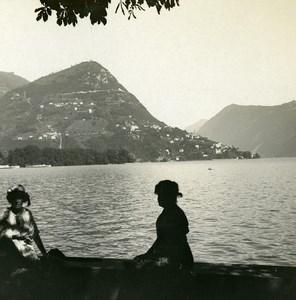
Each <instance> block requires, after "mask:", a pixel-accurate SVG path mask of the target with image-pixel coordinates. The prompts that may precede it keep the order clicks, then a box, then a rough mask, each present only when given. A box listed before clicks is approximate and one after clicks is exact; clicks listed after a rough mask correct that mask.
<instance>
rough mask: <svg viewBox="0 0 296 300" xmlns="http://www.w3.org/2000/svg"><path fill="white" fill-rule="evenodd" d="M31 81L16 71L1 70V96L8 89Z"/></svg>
mask: <svg viewBox="0 0 296 300" xmlns="http://www.w3.org/2000/svg"><path fill="white" fill-rule="evenodd" d="M28 83H29V81H28V80H26V79H24V78H22V77H20V76H18V75H15V74H14V73H8V72H0V97H2V96H3V95H4V94H6V93H7V92H8V91H10V90H13V89H15V88H17V87H20V86H23V85H26V84H28Z"/></svg>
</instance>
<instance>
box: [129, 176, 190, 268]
mask: <svg viewBox="0 0 296 300" xmlns="http://www.w3.org/2000/svg"><path fill="white" fill-rule="evenodd" d="M154 193H155V194H156V195H157V199H158V204H159V206H161V207H163V211H162V213H161V214H160V215H159V217H158V219H157V221H156V231H157V239H156V241H155V242H154V244H153V245H152V247H151V248H150V249H149V250H148V251H147V252H146V253H145V254H142V255H139V256H137V257H135V259H134V260H135V261H136V263H137V267H138V268H147V267H151V266H155V267H163V269H167V270H168V271H185V272H187V271H188V272H190V271H191V270H192V267H193V256H192V252H191V250H190V247H189V245H188V242H187V237H186V234H187V233H188V232H189V229H188V220H187V218H186V215H185V213H184V212H183V210H182V209H181V208H180V207H179V206H178V205H177V197H182V196H183V195H182V194H181V193H180V192H179V186H178V184H177V183H176V182H174V181H170V180H163V181H160V182H159V183H158V184H157V185H156V186H155V190H154Z"/></svg>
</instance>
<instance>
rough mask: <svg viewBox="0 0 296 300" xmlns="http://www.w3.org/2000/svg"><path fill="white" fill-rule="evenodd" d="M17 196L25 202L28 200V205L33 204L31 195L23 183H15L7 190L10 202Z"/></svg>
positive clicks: (7, 197)
mask: <svg viewBox="0 0 296 300" xmlns="http://www.w3.org/2000/svg"><path fill="white" fill-rule="evenodd" d="M17 198H22V199H23V201H24V202H27V206H29V205H30V204H31V201H30V196H29V194H28V193H26V190H25V187H24V186H23V185H22V184H17V185H14V186H13V187H10V188H9V189H8V190H7V194H6V199H7V201H8V202H9V203H11V202H12V200H14V199H17Z"/></svg>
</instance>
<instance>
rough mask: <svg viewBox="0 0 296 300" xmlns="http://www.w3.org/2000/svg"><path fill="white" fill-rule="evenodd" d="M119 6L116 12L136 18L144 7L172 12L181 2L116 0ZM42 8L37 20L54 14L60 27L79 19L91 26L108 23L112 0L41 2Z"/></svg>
mask: <svg viewBox="0 0 296 300" xmlns="http://www.w3.org/2000/svg"><path fill="white" fill-rule="evenodd" d="M116 1H118V5H117V7H116V10H115V12H116V13H117V12H118V11H121V12H122V13H123V14H124V15H125V14H127V15H128V19H130V18H131V17H133V18H136V15H135V11H137V10H138V11H144V10H145V9H144V6H147V7H148V8H152V7H154V8H156V10H157V12H158V13H160V11H161V10H162V8H164V9H167V10H170V9H171V8H173V7H175V6H176V5H178V6H179V0H116ZM40 2H41V4H42V6H41V7H39V8H36V9H35V13H37V18H36V20H37V21H39V20H43V21H44V22H46V21H47V20H48V18H49V17H51V16H52V14H53V12H55V13H56V18H57V24H58V25H62V24H63V25H64V26H67V25H71V24H72V25H73V26H75V25H76V24H77V23H78V19H79V18H81V19H82V18H85V17H89V19H90V22H91V24H93V25H94V24H96V23H97V24H101V23H102V24H104V25H106V23H107V9H108V6H109V4H110V3H111V0H40Z"/></svg>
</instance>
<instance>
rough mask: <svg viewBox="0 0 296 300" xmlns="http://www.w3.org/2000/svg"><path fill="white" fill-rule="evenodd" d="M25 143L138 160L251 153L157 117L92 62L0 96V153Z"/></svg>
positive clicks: (196, 157)
mask: <svg viewBox="0 0 296 300" xmlns="http://www.w3.org/2000/svg"><path fill="white" fill-rule="evenodd" d="M27 145H35V146H38V147H39V148H42V149H43V148H47V147H52V148H60V149H70V148H71V149H73V148H76V149H78V148H82V149H90V150H96V151H98V152H104V151H108V149H125V150H127V151H128V152H129V153H131V155H132V156H133V158H135V159H136V160H138V161H167V160H195V159H210V158H214V157H220V158H222V157H226V158H233V157H237V156H242V155H243V156H244V155H245V156H246V157H250V155H249V154H248V153H238V151H237V150H236V149H235V148H234V147H225V148H223V149H224V150H223V153H222V150H221V147H220V146H219V149H216V148H215V142H214V141H211V140H209V139H207V138H206V137H201V136H198V137H197V136H193V135H190V134H188V133H187V132H186V131H184V130H181V129H179V128H172V127H170V126H167V125H166V124H165V123H163V122H161V121H159V120H157V119H156V118H155V117H154V116H152V115H151V114H150V113H149V112H148V110H147V109H146V108H145V107H144V106H143V105H142V104H141V103H140V101H139V100H138V99H137V98H136V97H135V96H134V95H133V94H131V93H130V92H129V91H127V90H126V88H125V87H124V86H122V85H121V84H120V83H119V82H118V81H117V79H116V78H115V77H114V76H113V75H112V74H111V73H110V72H109V71H108V70H107V69H106V68H104V67H103V66H102V65H100V64H99V63H97V62H94V61H89V62H82V63H80V64H77V65H75V66H72V67H70V68H67V69H65V70H62V71H60V72H56V73H53V74H50V75H48V76H44V77H42V78H40V79H37V80H35V81H34V82H31V83H29V84H27V85H25V86H23V87H19V88H16V89H14V90H11V91H10V92H8V93H6V94H5V95H4V96H3V97H2V98H1V99H0V151H7V150H10V149H15V148H21V149H23V147H25V146H27ZM21 149H20V151H22V150H21ZM217 155H218V156H217ZM18 156H19V157H21V156H22V154H21V153H19V154H18Z"/></svg>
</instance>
